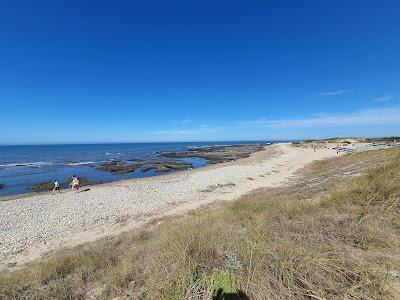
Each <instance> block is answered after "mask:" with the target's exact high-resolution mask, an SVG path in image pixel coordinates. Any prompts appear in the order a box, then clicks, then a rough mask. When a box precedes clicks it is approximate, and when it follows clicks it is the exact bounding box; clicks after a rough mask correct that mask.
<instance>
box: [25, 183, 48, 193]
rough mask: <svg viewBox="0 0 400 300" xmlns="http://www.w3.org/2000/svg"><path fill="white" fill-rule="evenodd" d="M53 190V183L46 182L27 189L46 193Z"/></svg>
mask: <svg viewBox="0 0 400 300" xmlns="http://www.w3.org/2000/svg"><path fill="white" fill-rule="evenodd" d="M53 188H54V183H52V182H50V181H47V182H41V183H38V184H35V185H33V186H31V187H30V188H29V189H31V190H32V191H33V192H36V193H38V192H48V191H51V190H53Z"/></svg>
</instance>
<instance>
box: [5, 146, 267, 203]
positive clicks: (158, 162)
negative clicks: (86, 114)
mask: <svg viewBox="0 0 400 300" xmlns="http://www.w3.org/2000/svg"><path fill="white" fill-rule="evenodd" d="M271 145H273V144H271V143H264V144H263V143H254V144H229V145H212V146H207V147H202V148H195V149H189V150H185V151H180V152H168V151H166V152H159V153H158V154H159V157H155V158H154V159H153V160H143V159H128V160H126V161H123V160H116V164H113V165H117V164H118V165H119V163H122V166H123V167H128V168H129V166H130V165H135V164H137V163H138V162H139V164H140V165H139V166H137V167H135V169H136V168H137V169H141V168H146V166H149V165H150V166H151V167H150V169H154V170H156V168H157V166H158V167H160V166H161V167H162V168H164V169H163V170H162V171H160V172H158V171H157V170H156V173H155V174H150V175H144V176H138V177H131V178H115V179H111V180H105V181H102V180H100V181H96V180H97V179H96V178H94V179H93V178H91V177H89V178H87V177H85V176H78V177H80V178H82V179H83V181H89V182H92V183H91V184H86V185H85V184H81V185H80V187H83V188H88V187H91V186H96V185H101V184H108V183H113V182H118V181H123V180H140V179H145V178H153V177H159V176H164V175H172V174H176V173H180V172H186V171H188V170H187V169H186V168H177V169H174V168H173V167H174V166H186V167H190V170H194V169H196V170H197V169H202V168H204V167H207V166H209V165H214V164H224V163H226V162H232V161H236V160H238V159H243V158H248V157H250V156H252V155H254V154H255V153H257V152H260V151H263V150H265V149H266V148H267V147H268V146H271ZM171 154H174V155H172V156H171ZM236 157H237V158H236ZM185 158H186V159H197V158H199V159H203V160H205V161H206V164H205V165H204V166H198V167H193V169H192V163H188V162H187V163H185V162H184V161H182V159H185ZM113 161H114V160H110V161H108V162H105V161H103V162H102V163H100V164H97V165H94V164H92V166H91V167H92V168H93V169H96V170H97V172H99V173H103V174H114V173H113V172H112V170H111V169H105V170H102V171H100V170H99V169H101V167H102V166H103V165H109V164H110V163H111V162H113ZM128 162H129V163H128ZM166 165H168V166H171V165H172V168H171V169H166V168H165V166H166ZM139 172H141V174H145V173H147V170H146V171H143V170H139ZM130 173H131V172H129V171H127V172H123V173H121V174H119V175H123V174H126V175H127V174H130ZM116 175H118V173H117V174H116ZM42 184H44V185H45V186H46V187H47V186H49V188H48V190H44V188H40V189H38V190H35V189H36V188H37V187H39V186H40V185H42ZM62 186H63V187H62V189H61V191H62V192H61V193H65V192H67V191H69V190H70V189H69V187H68V186H67V185H66V184H62ZM35 187H36V188H35ZM50 187H51V188H50ZM52 188H53V182H50V181H43V182H37V183H36V184H34V185H33V186H31V187H27V188H26V190H27V192H22V193H16V194H9V195H3V196H0V202H1V201H10V200H18V199H22V198H26V197H30V196H33V195H46V194H47V193H49V192H51V190H52Z"/></svg>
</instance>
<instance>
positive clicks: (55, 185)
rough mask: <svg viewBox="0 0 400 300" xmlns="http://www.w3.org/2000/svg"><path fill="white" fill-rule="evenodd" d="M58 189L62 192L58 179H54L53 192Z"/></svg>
mask: <svg viewBox="0 0 400 300" xmlns="http://www.w3.org/2000/svg"><path fill="white" fill-rule="evenodd" d="M56 191H58V192H60V184H59V183H58V181H57V180H54V189H53V194H55V193H56Z"/></svg>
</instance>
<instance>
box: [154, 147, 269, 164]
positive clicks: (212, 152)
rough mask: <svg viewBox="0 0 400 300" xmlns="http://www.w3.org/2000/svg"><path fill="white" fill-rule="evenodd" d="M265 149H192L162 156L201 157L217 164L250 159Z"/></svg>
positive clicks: (166, 153)
mask: <svg viewBox="0 0 400 300" xmlns="http://www.w3.org/2000/svg"><path fill="white" fill-rule="evenodd" d="M264 147H265V145H261V144H251V145H235V146H216V147H209V148H204V149H190V150H188V151H186V152H164V153H161V155H162V156H163V157H168V158H186V157H199V158H203V159H207V160H209V161H210V162H211V163H212V164H216V163H222V162H228V161H234V160H237V159H239V158H245V157H249V156H250V155H251V154H252V153H254V152H257V151H261V150H264Z"/></svg>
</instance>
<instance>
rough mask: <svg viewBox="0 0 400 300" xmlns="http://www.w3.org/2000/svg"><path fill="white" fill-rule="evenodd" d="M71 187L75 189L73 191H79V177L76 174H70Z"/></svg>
mask: <svg viewBox="0 0 400 300" xmlns="http://www.w3.org/2000/svg"><path fill="white" fill-rule="evenodd" d="M70 185H71V188H72V189H73V190H74V191H75V192H79V188H78V185H79V179H78V178H77V177H76V175H74V176H72V180H71V183H70Z"/></svg>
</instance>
